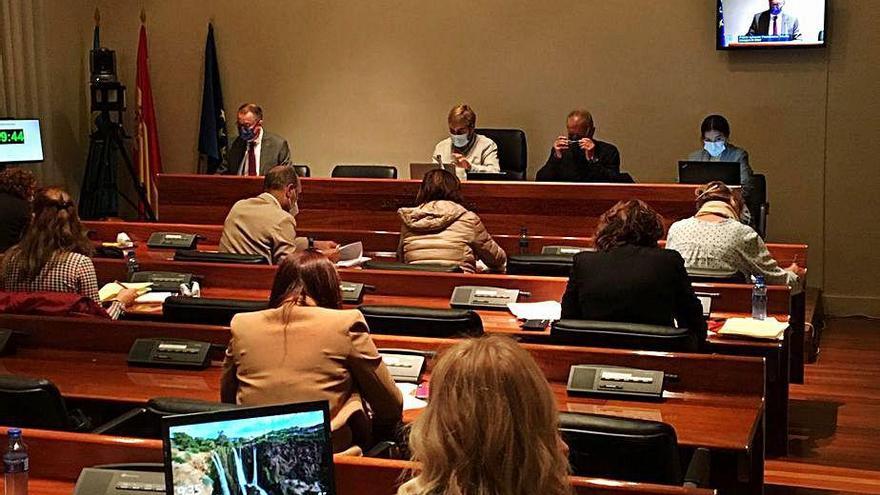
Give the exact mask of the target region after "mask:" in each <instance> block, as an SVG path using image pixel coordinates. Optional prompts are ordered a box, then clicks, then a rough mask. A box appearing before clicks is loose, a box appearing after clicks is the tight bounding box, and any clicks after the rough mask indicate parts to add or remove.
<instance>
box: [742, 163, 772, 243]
mask: <svg viewBox="0 0 880 495" xmlns="http://www.w3.org/2000/svg"><path fill="white" fill-rule="evenodd" d="M746 204H747V205H748V207H749V211H750V212H751V213H752V228H754V229H755V232H757V233H758V235H759V236H761V238H762V239H764V238H766V237H767V216H768V215H769V214H770V203H768V202H767V177H766V176H765V175H764V174H752V190H751V193H750V194H749V197H748V198H746Z"/></svg>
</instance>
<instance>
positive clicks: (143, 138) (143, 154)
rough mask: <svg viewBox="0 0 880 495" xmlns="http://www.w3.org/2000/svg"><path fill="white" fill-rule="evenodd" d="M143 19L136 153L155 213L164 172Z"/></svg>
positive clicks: (140, 43) (139, 63)
mask: <svg viewBox="0 0 880 495" xmlns="http://www.w3.org/2000/svg"><path fill="white" fill-rule="evenodd" d="M144 21H145V15H144V13H143V12H141V33H140V39H139V41H138V51H137V78H136V86H137V96H136V102H137V103H136V109H135V118H136V119H137V134H136V136H135V142H134V148H135V149H134V155H135V156H136V157H137V158H136V162H137V171H138V180H139V181H140V183H141V184H142V185H143V186H144V190H145V191H146V193H147V198H148V201H149V202H150V206H151V207H152V209H153V212H156V206H157V202H156V196H157V190H156V178H157V177H156V176H157V175H158V174H159V173H161V172H162V158H161V156H160V155H159V133H158V132H157V130H156V109H155V108H154V107H153V91H152V88H151V86H150V72H149V56H148V55H147V28H146V26H145V25H144ZM139 212H140V213H143V212H144V205H143V204H141V205H140V206H139Z"/></svg>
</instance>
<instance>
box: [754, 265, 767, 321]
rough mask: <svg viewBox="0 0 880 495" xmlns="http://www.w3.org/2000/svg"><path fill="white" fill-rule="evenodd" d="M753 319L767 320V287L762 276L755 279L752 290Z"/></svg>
mask: <svg viewBox="0 0 880 495" xmlns="http://www.w3.org/2000/svg"><path fill="white" fill-rule="evenodd" d="M752 318H754V319H756V320H763V319H764V318H767V285H765V284H764V277H763V276H761V275H758V276H756V277H755V286H754V287H753V288H752Z"/></svg>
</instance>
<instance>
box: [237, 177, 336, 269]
mask: <svg viewBox="0 0 880 495" xmlns="http://www.w3.org/2000/svg"><path fill="white" fill-rule="evenodd" d="M263 191H265V192H263V193H262V194H260V195H259V196H257V197H254V198H248V199H243V200H241V201H238V202H236V203H235V205H233V207H232V209H231V210H229V214H228V215H227V216H226V220H225V221H224V222H223V235H222V236H221V237H220V252H222V253H239V254H257V255H260V256H263V257H264V258H265V259H266V260H267V261H268V262H269V263H270V264H278V263H280V262H281V260H282V259H284V257H285V256H287V255H289V254H292V253H294V252H296V251H303V250H305V249H307V248H308V247H310V246H311V247H314V248H317V249H319V250H321V251H322V252H323V253H324V254H326V255H327V256H328V257H329V258H330V259H331V260H333V261H337V260H338V259H339V251H338V249H337V248H338V245H337V244H336V243H335V242H333V241H311V240H310V239H307V238H305V237H297V236H296V220H295V219H294V217H295V216H296V214H297V213H299V205H298V204H297V200H298V199H299V197H300V195H301V194H302V184H301V183H300V181H299V177H298V176H297V175H296V171H295V170H294V168H293V167H292V166H290V165H277V166H275V167H272V168H271V169H270V170H269V171H268V172H267V173H266V177H265V178H264V179H263Z"/></svg>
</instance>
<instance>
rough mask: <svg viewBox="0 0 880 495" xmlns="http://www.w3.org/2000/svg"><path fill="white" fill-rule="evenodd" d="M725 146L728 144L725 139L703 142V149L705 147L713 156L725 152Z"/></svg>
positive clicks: (715, 156) (716, 156)
mask: <svg viewBox="0 0 880 495" xmlns="http://www.w3.org/2000/svg"><path fill="white" fill-rule="evenodd" d="M725 148H727V145H726V143H725V142H724V141H715V142H709V141H705V142H703V149H705V150H706V152H707V153H709V156H711V157H713V158H718V157H719V156H721V153H724V149H725Z"/></svg>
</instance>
